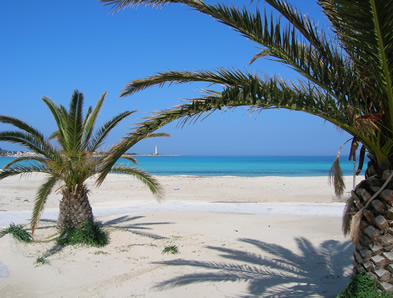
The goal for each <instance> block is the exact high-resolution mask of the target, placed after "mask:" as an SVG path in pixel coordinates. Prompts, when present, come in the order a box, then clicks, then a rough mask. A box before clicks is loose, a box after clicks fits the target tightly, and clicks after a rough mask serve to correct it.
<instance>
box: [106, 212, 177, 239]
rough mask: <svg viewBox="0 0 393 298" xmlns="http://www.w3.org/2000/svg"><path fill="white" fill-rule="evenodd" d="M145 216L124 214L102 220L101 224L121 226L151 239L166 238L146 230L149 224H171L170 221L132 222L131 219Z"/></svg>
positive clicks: (125, 229)
mask: <svg viewBox="0 0 393 298" xmlns="http://www.w3.org/2000/svg"><path fill="white" fill-rule="evenodd" d="M144 217H145V216H133V217H131V216H129V215H124V216H120V217H117V218H115V219H112V220H108V221H105V222H102V224H103V226H106V227H112V228H121V229H122V230H124V231H127V232H131V233H133V234H136V235H140V236H144V237H149V238H153V239H166V237H163V236H160V235H157V234H153V233H151V232H148V230H151V228H150V227H151V226H156V225H169V224H173V223H171V222H145V223H133V221H135V220H138V219H142V218H144Z"/></svg>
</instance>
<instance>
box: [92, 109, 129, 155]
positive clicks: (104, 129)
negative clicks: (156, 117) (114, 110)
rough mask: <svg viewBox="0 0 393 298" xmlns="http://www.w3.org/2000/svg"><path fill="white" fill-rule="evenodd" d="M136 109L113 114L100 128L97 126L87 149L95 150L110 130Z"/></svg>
mask: <svg viewBox="0 0 393 298" xmlns="http://www.w3.org/2000/svg"><path fill="white" fill-rule="evenodd" d="M135 112H136V111H126V112H123V113H120V114H119V115H117V116H115V117H114V118H112V119H111V120H109V121H108V122H106V123H105V124H104V125H103V126H102V127H101V128H99V129H98V130H97V132H96V134H95V135H94V137H93V139H92V140H91V142H90V144H89V146H88V147H87V151H89V152H94V151H95V150H97V149H98V148H99V147H100V146H101V145H102V143H103V142H104V141H105V139H106V137H107V136H108V134H109V133H110V132H111V131H112V129H113V128H115V127H116V125H118V124H119V123H120V121H122V120H123V119H125V118H126V117H128V116H130V115H131V114H133V113H135Z"/></svg>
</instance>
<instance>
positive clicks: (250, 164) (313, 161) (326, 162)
mask: <svg viewBox="0 0 393 298" xmlns="http://www.w3.org/2000/svg"><path fill="white" fill-rule="evenodd" d="M135 158H136V160H137V161H138V165H137V166H138V167H139V168H141V169H143V170H146V171H148V172H149V173H151V174H153V175H190V176H242V177H263V176H284V177H310V176H328V175H329V170H330V168H331V165H332V163H333V161H334V158H335V156H136V157H135ZM12 159H13V158H11V157H0V168H2V167H3V166H4V165H5V164H6V163H7V162H9V161H10V160H12ZM119 162H120V163H125V164H130V163H129V162H128V161H127V160H120V161H119ZM130 165H131V164H130ZM132 165H133V164H132ZM366 165H367V164H366V163H365V166H366ZM341 167H342V170H343V173H344V175H352V173H353V163H352V162H349V161H348V158H346V157H342V158H341ZM364 168H365V167H364Z"/></svg>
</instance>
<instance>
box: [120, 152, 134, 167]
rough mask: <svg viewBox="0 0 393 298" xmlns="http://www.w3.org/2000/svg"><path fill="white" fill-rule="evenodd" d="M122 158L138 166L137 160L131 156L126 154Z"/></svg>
mask: <svg viewBox="0 0 393 298" xmlns="http://www.w3.org/2000/svg"><path fill="white" fill-rule="evenodd" d="M120 158H123V159H126V160H128V161H131V162H132V163H133V164H136V165H137V164H138V161H137V160H136V159H135V158H133V157H132V156H131V155H128V154H124V155H122V156H121V157H120Z"/></svg>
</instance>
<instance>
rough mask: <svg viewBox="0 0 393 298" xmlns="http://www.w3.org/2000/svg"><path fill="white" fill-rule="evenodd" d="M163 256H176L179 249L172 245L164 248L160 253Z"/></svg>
mask: <svg viewBox="0 0 393 298" xmlns="http://www.w3.org/2000/svg"><path fill="white" fill-rule="evenodd" d="M162 253H163V254H173V255H175V254H178V253H179V249H178V248H177V246H176V245H172V246H166V247H165V248H164V250H163V251H162Z"/></svg>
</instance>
